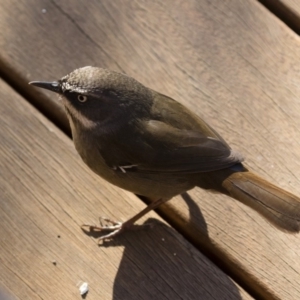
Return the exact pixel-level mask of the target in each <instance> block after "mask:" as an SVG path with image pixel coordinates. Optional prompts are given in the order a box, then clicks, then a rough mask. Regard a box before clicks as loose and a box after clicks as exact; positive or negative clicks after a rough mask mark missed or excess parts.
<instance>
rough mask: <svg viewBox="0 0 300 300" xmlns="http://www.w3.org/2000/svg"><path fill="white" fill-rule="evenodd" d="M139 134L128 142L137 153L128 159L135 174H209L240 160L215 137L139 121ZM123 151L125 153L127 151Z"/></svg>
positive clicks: (164, 124) (155, 122)
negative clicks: (133, 140) (140, 137)
mask: <svg viewBox="0 0 300 300" xmlns="http://www.w3.org/2000/svg"><path fill="white" fill-rule="evenodd" d="M139 132H142V133H143V138H142V139H136V141H135V142H133V143H130V144H131V145H130V148H131V149H140V150H141V151H138V153H137V152H134V153H135V155H134V156H132V157H131V158H130V164H132V165H134V166H135V168H134V170H136V171H139V172H183V173H197V172H209V171H215V170H219V169H223V168H227V167H230V166H232V165H234V164H236V163H238V162H241V161H242V160H243V158H242V156H241V155H240V154H239V153H237V152H234V151H232V150H231V149H230V148H229V147H228V146H227V144H225V143H223V141H221V140H218V139H217V138H215V137H208V136H206V135H204V134H203V133H201V132H195V131H192V130H186V129H178V128H175V127H173V126H171V125H169V124H166V123H164V122H161V121H157V120H150V121H141V122H140V125H139ZM124 150H125V149H124ZM126 152H127V154H129V152H130V149H129V148H127V149H126ZM129 156H131V155H130V154H129V155H127V157H129Z"/></svg>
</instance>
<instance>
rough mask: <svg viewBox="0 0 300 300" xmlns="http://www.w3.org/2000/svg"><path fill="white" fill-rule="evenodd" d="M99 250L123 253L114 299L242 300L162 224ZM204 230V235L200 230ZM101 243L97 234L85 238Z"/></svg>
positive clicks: (193, 207) (150, 223)
mask: <svg viewBox="0 0 300 300" xmlns="http://www.w3.org/2000/svg"><path fill="white" fill-rule="evenodd" d="M182 198H183V200H184V201H185V202H186V203H187V205H188V207H189V211H190V212H192V213H191V219H190V221H192V220H193V219H194V218H197V224H198V225H199V224H200V225H199V226H201V231H202V234H203V235H204V236H206V237H205V239H209V237H208V232H207V225H206V223H205V220H204V217H203V215H202V213H201V210H200V208H199V207H198V205H197V204H196V203H195V201H194V200H193V199H192V198H191V197H190V195H189V194H188V193H184V194H183V195H182ZM136 229H139V230H130V231H125V232H124V233H122V234H121V235H119V236H116V237H115V238H114V239H112V240H105V241H104V242H103V243H101V244H100V245H99V246H101V247H120V246H122V247H124V252H123V256H122V259H121V262H120V265H119V268H118V272H117V274H116V277H115V280H114V286H113V299H115V300H118V299H145V300H148V299H207V300H209V299H221V300H222V299H242V298H241V295H240V292H239V290H238V288H237V286H236V285H235V284H234V283H233V281H232V280H231V279H230V277H228V276H227V275H226V274H225V273H223V272H222V271H221V270H219V269H218V268H217V267H216V266H215V265H214V264H213V263H211V262H210V261H209V260H208V259H207V258H206V257H205V256H204V255H203V254H202V253H200V252H199V251H198V250H197V249H196V248H195V247H193V246H192V245H191V244H190V243H189V242H188V241H187V240H186V239H185V238H184V237H182V236H181V235H180V234H178V232H177V231H176V230H175V229H174V228H172V227H170V226H169V225H167V224H166V223H164V222H162V221H160V220H158V219H154V218H149V219H148V220H147V221H146V222H145V223H144V224H142V225H139V226H136ZM202 229H203V230H202ZM87 234H88V235H89V236H92V237H94V238H99V236H100V235H101V234H99V232H95V231H92V232H87Z"/></svg>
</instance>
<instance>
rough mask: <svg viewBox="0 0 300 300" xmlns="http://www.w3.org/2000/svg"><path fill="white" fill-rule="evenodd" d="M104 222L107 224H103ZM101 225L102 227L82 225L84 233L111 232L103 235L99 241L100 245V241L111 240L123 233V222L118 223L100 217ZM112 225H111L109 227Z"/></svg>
mask: <svg viewBox="0 0 300 300" xmlns="http://www.w3.org/2000/svg"><path fill="white" fill-rule="evenodd" d="M103 221H105V222H106V224H103ZM99 223H100V225H98V226H97V225H89V224H83V225H81V229H83V230H84V231H89V232H103V231H110V232H109V233H107V234H105V235H102V236H101V237H99V239H98V243H100V241H103V240H105V239H111V238H113V237H115V236H116V235H117V234H119V233H120V232H122V231H123V229H124V228H123V224H124V223H122V222H116V221H112V220H110V219H108V218H104V217H100V218H99ZM109 224H111V225H109Z"/></svg>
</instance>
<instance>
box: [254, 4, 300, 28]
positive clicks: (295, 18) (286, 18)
mask: <svg viewBox="0 0 300 300" xmlns="http://www.w3.org/2000/svg"><path fill="white" fill-rule="evenodd" d="M258 1H260V2H261V3H262V4H263V5H265V6H266V7H267V8H268V9H269V10H270V11H271V12H273V13H274V14H275V15H276V16H277V17H278V18H280V19H281V20H282V21H283V22H284V23H286V24H287V25H288V26H289V27H290V28H291V29H292V30H294V31H295V32H296V33H297V34H299V33H300V3H299V1H297V0H258Z"/></svg>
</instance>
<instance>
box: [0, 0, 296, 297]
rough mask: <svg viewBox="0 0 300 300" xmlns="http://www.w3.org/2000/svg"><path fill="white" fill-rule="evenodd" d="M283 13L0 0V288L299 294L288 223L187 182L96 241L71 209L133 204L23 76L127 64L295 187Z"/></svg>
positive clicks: (49, 293) (291, 33)
mask: <svg viewBox="0 0 300 300" xmlns="http://www.w3.org/2000/svg"><path fill="white" fill-rule="evenodd" d="M278 3H279V4H278ZM264 5H266V6H264ZM278 12H280V13H278ZM289 21H290V22H289ZM297 22H298V23H297ZM297 24H300V6H299V4H298V2H297V1H295V0H294V1H293V0H282V1H276V0H262V1H260V2H259V1H257V0H232V1H217V0H212V1H208V0H184V1H180V0H175V1H171V0H165V1H163V0H154V1H150V0H144V1H139V0H131V1H130V0H122V1H121V0H115V1H110V0H105V1H96V0H90V1H85V2H84V1H60V2H59V1H37V0H29V1H26V3H25V2H20V1H16V0H11V1H2V3H1V9H0V27H1V29H2V30H1V31H0V49H1V51H0V74H1V79H0V114H1V117H0V128H1V130H0V138H1V146H0V191H1V201H0V236H1V238H0V241H1V248H0V299H1V300H2V299H81V297H80V294H79V290H78V286H77V284H78V282H80V281H84V282H88V283H89V288H90V291H89V293H88V294H87V296H86V299H105V300H106V299H115V300H117V299H122V300H123V299H126V300H127V299H253V298H255V299H284V300H286V299H293V300H294V299H300V285H299V282H300V247H299V242H300V236H299V235H294V236H293V235H288V234H284V233H282V232H279V231H278V230H276V229H275V228H274V227H272V226H271V225H270V224H268V223H267V222H266V221H265V220H264V219H262V218H261V217H260V216H258V215H257V214H256V213H255V212H253V211H252V210H251V209H249V208H247V207H245V206H243V205H242V204H240V203H237V202H236V201H234V200H232V199H230V198H228V197H226V196H222V195H217V194H212V193H208V192H205V191H202V190H200V189H194V190H192V191H190V192H189V193H188V194H185V195H182V196H178V197H176V198H174V199H173V200H172V201H170V202H169V203H167V204H166V205H164V206H162V207H160V208H159V209H158V210H157V213H159V215H160V216H159V215H158V214H157V213H156V212H152V213H149V214H148V215H147V216H146V217H145V218H144V219H143V220H141V221H140V222H139V223H140V224H142V223H144V222H147V223H148V222H150V223H152V224H155V225H154V228H152V229H145V230H139V231H134V232H128V233H125V234H124V235H122V236H120V237H117V238H115V239H114V240H113V241H111V242H106V243H104V245H102V246H100V247H98V246H97V240H96V238H95V237H93V236H88V235H85V234H84V233H83V232H82V231H81V229H80V225H81V224H82V223H86V222H90V223H95V222H97V219H98V217H99V216H103V215H104V216H109V217H112V218H115V219H120V220H126V219H127V218H128V217H129V216H132V215H133V214H135V213H136V212H138V211H139V210H140V209H141V208H142V207H144V206H145V204H144V203H143V202H142V201H141V200H140V199H139V198H138V197H136V196H135V195H133V194H130V193H129V192H126V191H124V190H121V189H119V188H117V187H114V186H112V185H110V184H108V183H106V182H105V181H103V180H102V179H101V178H99V177H97V176H96V175H94V174H93V173H92V172H91V171H90V170H89V169H88V168H87V167H86V166H85V165H84V164H83V163H82V162H81V160H80V158H79V156H78V155H77V153H76V151H75V149H74V146H73V143H72V141H71V139H70V138H69V136H68V134H69V129H68V124H67V121H66V117H65V115H64V112H63V110H62V108H61V106H60V103H59V102H58V101H57V97H56V96H55V95H53V94H51V93H48V92H46V91H45V92H44V91H41V90H37V89H35V88H34V87H32V86H29V85H28V82H29V81H31V80H43V79H44V80H54V79H58V78H60V77H62V76H63V75H66V74H67V73H68V72H70V71H72V70H73V69H75V68H78V67H82V66H86V65H93V66H99V67H106V68H110V69H114V70H117V71H122V72H126V73H127V74H129V75H131V76H133V77H135V78H136V79H138V80H139V81H141V82H142V83H144V84H145V85H147V86H149V87H151V88H153V89H156V90H158V91H160V92H162V93H164V94H167V95H169V96H171V97H173V98H175V99H177V100H178V101H180V102H182V103H184V104H185V105H186V106H188V107H189V108H191V109H193V110H194V111H195V112H196V113H197V114H199V115H200V116H202V117H204V119H206V120H207V121H208V122H209V123H210V124H211V125H212V126H213V127H214V128H215V129H216V130H217V131H218V132H219V133H220V134H221V135H222V136H223V137H224V138H225V139H226V141H228V143H229V144H230V145H231V146H232V148H234V149H237V150H239V151H240V152H242V153H243V154H244V155H245V157H246V165H247V166H248V167H249V168H251V169H252V170H254V171H256V173H259V174H260V175H262V176H264V177H265V178H266V179H268V180H271V181H272V182H274V183H276V184H278V185H279V186H281V187H283V188H285V189H287V190H289V191H291V192H293V193H295V194H297V195H300V181H299V178H300V143H299V140H300V139H299V137H300V130H299V128H300V100H299V98H300V73H299V72H300V63H299V62H300V39H299V36H298V34H299V32H300V30H299V31H298V30H297V26H296V25H297ZM299 28H300V26H299ZM1 292H3V293H4V292H5V293H7V296H3V297H2V296H1ZM8 295H10V296H8ZM1 297H2V298H1Z"/></svg>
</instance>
